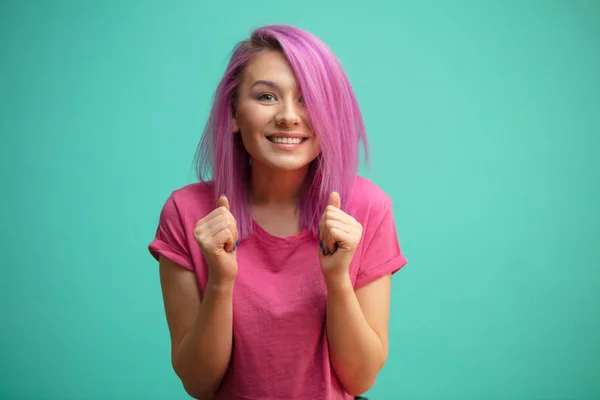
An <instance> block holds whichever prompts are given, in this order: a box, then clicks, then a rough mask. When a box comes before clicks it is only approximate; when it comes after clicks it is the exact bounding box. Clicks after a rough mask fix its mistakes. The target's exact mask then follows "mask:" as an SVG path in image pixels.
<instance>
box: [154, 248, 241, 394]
mask: <svg viewBox="0 0 600 400" xmlns="http://www.w3.org/2000/svg"><path fill="white" fill-rule="evenodd" d="M160 280H161V286H162V293H163V299H164V303H165V312H166V317H167V323H168V325H169V331H170V334H171V358H172V363H173V368H174V370H175V373H176V374H177V376H179V378H180V379H181V382H182V383H183V386H184V388H185V390H186V392H187V393H188V394H189V395H190V396H192V397H194V398H196V399H202V400H205V399H212V398H213V397H214V394H215V392H216V390H217V388H218V386H219V384H220V383H221V380H222V379H223V376H224V375H225V372H226V370H227V367H228V365H229V360H230V357H231V344H232V319H233V311H232V296H233V283H231V284H226V285H216V284H213V283H211V281H210V279H209V281H208V284H207V285H206V290H205V294H204V299H203V300H202V301H201V300H200V294H199V290H198V282H197V278H196V275H195V274H194V273H193V272H192V271H190V270H188V269H186V268H184V267H182V266H179V265H177V264H176V263H174V262H173V261H171V260H169V259H167V258H165V257H163V256H162V255H161V257H160Z"/></svg>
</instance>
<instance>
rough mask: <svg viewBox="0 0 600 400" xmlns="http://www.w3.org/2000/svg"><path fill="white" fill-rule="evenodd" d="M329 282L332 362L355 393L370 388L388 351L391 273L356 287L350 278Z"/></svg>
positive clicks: (329, 332) (340, 377) (328, 329)
mask: <svg viewBox="0 0 600 400" xmlns="http://www.w3.org/2000/svg"><path fill="white" fill-rule="evenodd" d="M326 282H327V292H328V294H327V339H328V342H329V352H330V357H331V363H332V365H333V369H334V370H335V373H336V375H337V377H338V379H339V380H340V382H341V383H342V386H343V387H344V389H345V390H346V392H348V394H350V395H352V396H358V395H359V394H362V393H364V392H366V391H367V390H369V389H370V388H371V387H372V386H373V385H374V383H375V379H376V378H377V374H378V373H379V371H380V370H381V368H382V367H383V366H384V364H385V362H386V359H387V354H388V319H389V310H390V286H391V279H390V275H386V276H384V277H382V278H379V279H377V280H375V281H373V282H371V283H370V284H368V285H365V286H363V287H362V288H360V289H358V290H356V291H354V290H353V288H352V283H351V282H350V278H349V277H348V276H345V277H344V278H336V279H332V280H326Z"/></svg>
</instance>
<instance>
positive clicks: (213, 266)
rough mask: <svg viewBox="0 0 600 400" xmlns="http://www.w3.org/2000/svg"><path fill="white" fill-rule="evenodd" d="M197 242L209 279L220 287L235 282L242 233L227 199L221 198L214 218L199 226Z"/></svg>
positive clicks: (213, 215) (209, 218)
mask: <svg viewBox="0 0 600 400" xmlns="http://www.w3.org/2000/svg"><path fill="white" fill-rule="evenodd" d="M194 238H195V239H196V242H198V244H199V245H200V249H201V250H202V254H203V255H204V258H205V259H206V262H207V264H208V277H209V279H210V280H211V281H212V282H213V283H217V284H220V283H229V282H232V281H234V280H235V277H236V275H237V271H238V264H237V258H236V248H237V246H238V245H239V240H238V230H237V223H236V221H235V218H234V217H233V215H232V214H231V213H230V212H229V201H228V200H227V197H226V196H225V195H222V196H221V197H219V200H218V201H217V207H216V208H215V209H214V210H213V211H212V212H211V213H210V214H208V215H207V216H206V217H204V218H202V219H201V220H200V221H198V222H197V223H196V228H195V229H194Z"/></svg>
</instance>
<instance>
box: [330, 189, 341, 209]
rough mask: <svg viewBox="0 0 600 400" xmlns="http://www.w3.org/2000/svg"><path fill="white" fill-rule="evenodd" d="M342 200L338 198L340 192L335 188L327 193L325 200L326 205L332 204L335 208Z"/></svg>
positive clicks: (339, 206)
mask: <svg viewBox="0 0 600 400" xmlns="http://www.w3.org/2000/svg"><path fill="white" fill-rule="evenodd" d="M341 203H342V200H341V199H340V194H339V193H338V192H336V191H335V190H334V191H333V192H331V194H330V195H329V201H328V202H327V205H328V206H334V207H335V208H341V206H342V204H341Z"/></svg>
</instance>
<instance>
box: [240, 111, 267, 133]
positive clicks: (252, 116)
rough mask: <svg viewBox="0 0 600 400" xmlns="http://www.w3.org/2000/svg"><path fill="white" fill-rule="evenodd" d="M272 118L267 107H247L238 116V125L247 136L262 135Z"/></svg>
mask: <svg viewBox="0 0 600 400" xmlns="http://www.w3.org/2000/svg"><path fill="white" fill-rule="evenodd" d="M271 119H272V116H271V114H270V110H269V109H268V108H267V107H245V108H243V109H242V110H240V113H239V114H238V118H237V121H238V124H239V126H240V129H241V130H242V132H244V133H245V134H256V133H262V131H263V129H264V128H265V126H267V125H268V124H269V122H270V121H271Z"/></svg>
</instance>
